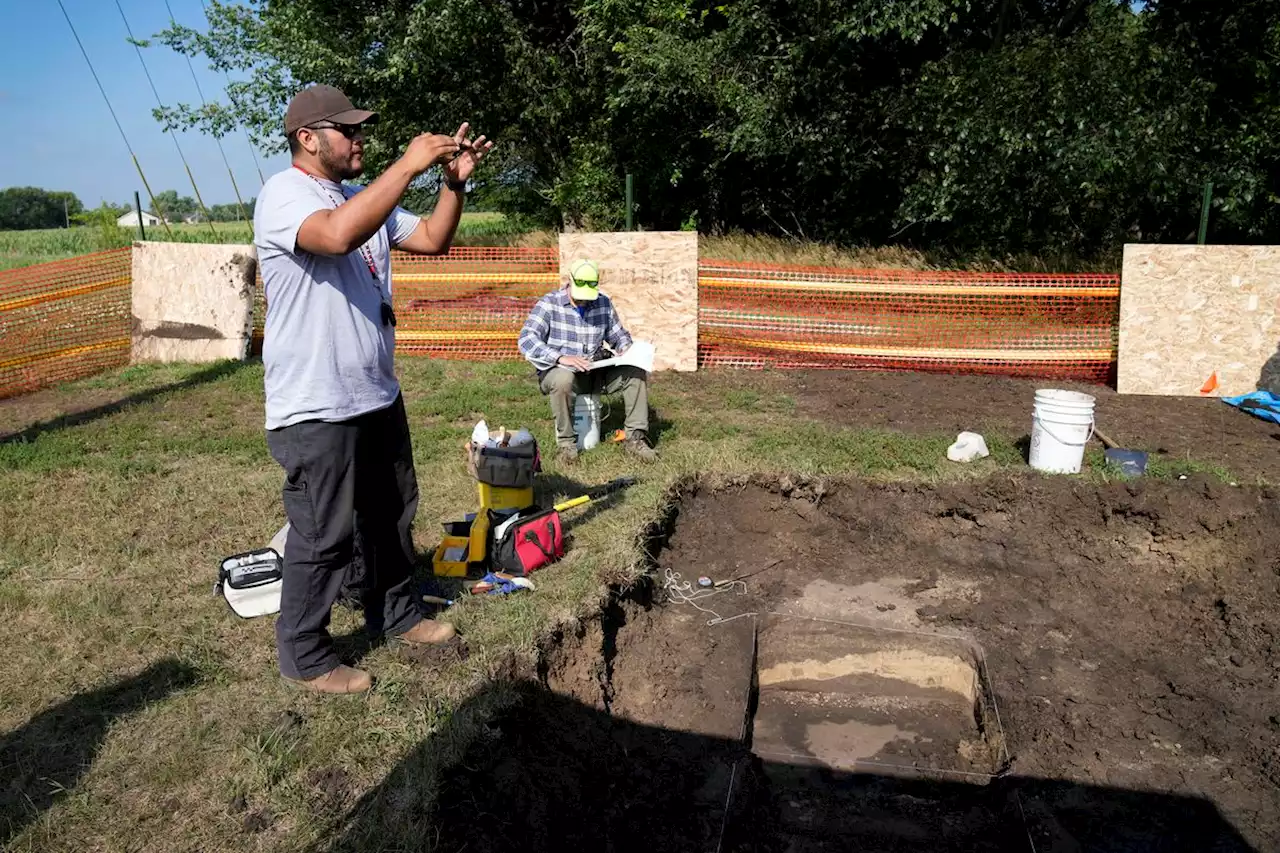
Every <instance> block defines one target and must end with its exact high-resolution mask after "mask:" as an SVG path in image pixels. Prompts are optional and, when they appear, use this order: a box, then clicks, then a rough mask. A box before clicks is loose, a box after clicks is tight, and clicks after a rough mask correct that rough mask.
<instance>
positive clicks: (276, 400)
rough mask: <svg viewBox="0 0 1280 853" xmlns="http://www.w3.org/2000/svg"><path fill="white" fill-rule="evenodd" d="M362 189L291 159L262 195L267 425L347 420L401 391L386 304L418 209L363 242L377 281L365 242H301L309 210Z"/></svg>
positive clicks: (259, 233)
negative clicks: (345, 246)
mask: <svg viewBox="0 0 1280 853" xmlns="http://www.w3.org/2000/svg"><path fill="white" fill-rule="evenodd" d="M361 189H363V188H362V187H349V186H346V185H344V184H336V183H334V182H332V181H326V180H323V179H318V178H312V177H311V176H309V175H307V174H306V173H305V172H302V171H300V170H298V169H296V168H293V167H290V168H288V169H286V170H284V171H283V172H278V173H277V174H275V175H272V176H271V178H270V179H269V180H268V181H267V182H266V184H264V185H263V187H262V192H261V193H260V194H259V196H258V201H257V204H256V206H255V208H254V211H253V231H254V238H253V240H254V245H255V246H256V247H257V250H258V266H259V269H261V271H262V283H263V287H264V289H265V291H266V298H267V319H266V328H265V330H264V338H263V344H262V361H263V364H264V365H265V367H266V383H265V384H266V392H267V429H278V428H279V427H283V426H288V425H289V424H294V423H297V422H299V421H313V420H320V421H341V420H347V419H348V418H353V417H356V416H357V415H362V414H365V413H367V412H372V411H377V410H378V409H383V408H386V407H387V406H389V405H391V404H392V403H394V402H395V399H396V397H397V396H398V395H399V393H400V383H399V382H398V381H397V380H396V376H395V368H394V363H393V355H394V353H395V330H394V329H393V328H392V327H391V326H390V325H389V324H384V323H383V322H382V303H383V301H384V300H385V301H386V302H390V301H391V275H390V273H391V246H392V245H396V244H398V243H400V242H402V241H404V240H405V239H407V238H408V237H409V235H411V234H412V233H413V231H414V229H415V228H417V227H418V223H419V222H420V221H421V220H420V219H419V217H417V216H415V215H413V214H412V213H410V212H409V211H407V210H404V209H403V208H400V207H397V208H395V210H393V211H392V213H391V216H390V217H388V219H387V222H386V225H385V226H383V227H382V228H380V229H378V231H377V233H375V234H374V235H373V237H372V238H371V239H370V240H369V242H368V243H366V244H365V245H364V249H365V250H366V251H367V252H368V253H369V258H370V259H371V260H372V261H373V264H374V267H375V268H376V269H377V272H378V278H377V280H375V279H374V277H373V275H372V273H371V272H370V271H369V265H368V263H367V262H366V260H365V256H364V254H363V253H362V251H361V250H360V249H356V250H355V251H353V252H351V253H349V254H347V255H341V256H336V257H335V256H328V255H314V254H311V253H310V252H306V251H303V250H302V249H299V248H298V246H297V239H298V229H299V228H301V227H302V223H303V221H304V220H305V219H306V218H307V217H308V216H310V215H311V214H313V213H315V212H316V211H318V210H333V209H334V207H335V204H336V202H338V201H339V200H342V201H345V200H346V199H348V198H351V197H352V196H353V195H355V194H356V193H357V192H359V191H360V190H361Z"/></svg>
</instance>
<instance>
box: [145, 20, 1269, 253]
mask: <svg viewBox="0 0 1280 853" xmlns="http://www.w3.org/2000/svg"><path fill="white" fill-rule="evenodd" d="M1278 7H1280V4H1276V3H1275V2H1274V0H1242V2H1239V3H1222V2H1220V0H1151V2H1149V3H1148V4H1147V8H1146V10H1145V11H1143V12H1141V13H1138V12H1134V11H1133V10H1132V9H1131V8H1130V6H1129V4H1128V3H1127V2H1119V0H787V1H786V2H784V0H574V2H571V3H557V2H550V0H449V2H445V0H377V2H374V0H251V2H250V5H248V6H245V5H240V4H228V3H223V2H216V0H215V2H211V3H210V5H209V12H208V15H209V21H210V25H209V27H208V28H207V30H205V31H203V32H197V31H196V30H193V29H189V28H184V27H178V26H175V27H173V28H172V29H170V30H167V31H165V32H163V33H161V34H159V35H158V36H157V38H158V39H159V41H160V42H162V43H164V44H167V45H169V46H170V47H172V48H174V49H177V50H179V51H182V52H184V53H188V54H191V55H202V56H204V57H206V58H207V59H208V60H209V61H210V62H211V64H212V65H213V66H214V67H215V68H219V69H223V70H228V71H238V72H249V73H248V74H242V76H244V78H245V81H244V82H240V83H235V84H232V85H231V86H230V88H229V89H228V92H227V99H226V101H225V103H221V104H213V105H210V106H209V107H191V106H186V105H179V106H178V107H176V108H173V109H170V110H161V111H158V117H159V118H160V119H161V120H162V121H164V122H166V123H167V124H170V125H173V126H180V127H199V128H202V129H204V130H205V131H207V132H210V133H214V134H219V135H220V134H223V133H226V132H228V131H229V130H231V129H232V128H233V127H235V126H236V125H237V124H243V125H245V126H247V127H248V128H249V129H250V132H251V133H252V135H253V136H254V137H255V140H256V141H257V142H258V143H259V144H262V145H265V146H267V147H270V148H273V149H280V148H282V147H283V144H284V140H283V137H282V133H281V130H280V127H281V116H282V113H283V110H284V107H285V105H286V103H287V101H288V98H289V97H290V95H291V94H292V92H293V91H296V89H297V88H299V87H300V86H301V85H303V84H306V83H314V82H321V83H330V84H333V85H337V86H339V87H341V88H342V89H343V90H344V91H346V92H347V94H349V95H350V96H351V97H352V99H353V100H354V101H356V102H357V103H364V104H369V105H370V108H371V109H376V110H377V111H378V112H379V114H380V117H381V120H380V124H379V126H378V127H377V128H376V129H375V131H374V133H373V135H372V138H371V140H370V142H369V146H368V153H367V155H366V159H367V161H368V165H369V168H370V171H371V172H372V173H377V172H378V171H379V170H380V169H381V168H382V167H384V166H385V165H386V164H387V163H388V162H390V161H391V160H392V159H393V158H394V157H395V156H397V154H398V153H399V151H401V150H402V149H403V147H404V145H405V144H406V143H407V142H408V141H409V139H411V138H412V136H413V135H414V134H416V133H419V132H422V131H426V130H430V131H436V132H452V130H453V129H454V128H456V126H457V125H458V123H460V122H461V121H463V120H468V121H470V122H471V123H472V125H473V127H474V128H475V129H476V131H477V132H481V133H485V134H488V135H489V136H490V137H492V138H495V139H497V140H498V142H499V145H500V147H499V148H498V149H495V154H494V157H493V161H492V165H491V167H490V168H489V169H487V170H485V175H486V178H485V181H484V182H483V183H482V185H481V186H480V188H479V191H480V192H481V193H483V194H484V197H485V200H486V202H488V203H490V204H493V205H497V206H500V207H501V208H502V209H504V210H506V211H508V212H512V213H517V214H523V215H526V216H529V217H532V218H535V219H540V220H542V221H545V222H550V223H555V224H560V225H565V226H571V227H576V226H583V227H593V228H616V227H619V226H620V225H621V224H622V221H623V218H624V216H625V211H624V209H623V205H624V195H623V192H624V191H623V187H624V176H625V175H626V174H628V173H630V174H632V175H634V177H635V184H636V197H637V210H636V211H635V213H636V218H637V221H638V222H640V223H641V224H642V225H643V226H644V227H648V228H679V227H693V226H696V227H698V228H700V229H702V230H712V231H713V230H721V229H745V230H751V231H766V232H775V233H787V234H795V235H802V236H805V237H810V238H821V239H828V240H835V241H842V242H857V241H866V242H883V241H887V240H899V241H911V242H916V243H921V244H928V245H931V246H945V247H948V248H953V249H961V248H978V249H986V250H997V251H1006V250H1032V251H1043V250H1070V251H1075V252H1079V253H1083V254H1093V253H1098V252H1101V251H1104V250H1107V249H1111V248H1114V247H1115V246H1116V245H1117V244H1118V243H1120V242H1122V241H1124V240H1129V239H1141V240H1157V239H1168V240H1179V241H1181V240H1186V239H1187V238H1188V237H1189V236H1191V235H1193V234H1194V231H1195V227H1196V224H1197V222H1198V217H1199V199H1200V196H1201V191H1202V186H1203V184H1204V182H1205V181H1206V180H1212V181H1213V182H1214V185H1215V188H1216V189H1215V196H1214V198H1215V211H1216V212H1215V217H1216V218H1215V230H1214V232H1213V234H1214V237H1215V238H1216V239H1220V240H1229V239H1239V240H1259V239H1275V238H1276V237H1277V236H1280V235H1277V231H1278V230H1280V216H1278V215H1277V210H1278V205H1280V199H1278V198H1277V190H1278V188H1277V185H1276V180H1277V178H1276V175H1277V170H1276V166H1277V163H1276V158H1277V156H1278V155H1277V151H1278V150H1280V148H1278V147H1277V143H1280V107H1278V106H1277V97H1278V96H1277V91H1278V90H1277V87H1276V85H1275V83H1276V82H1277V81H1276V79H1275V74H1276V72H1275V71H1274V67H1275V57H1276V56H1280V8H1278ZM433 180H435V179H434V178H432V177H431V176H427V177H426V179H425V180H424V182H423V187H422V188H420V191H423V192H428V193H429V192H430V191H431V190H432V189H433V188H434V184H433Z"/></svg>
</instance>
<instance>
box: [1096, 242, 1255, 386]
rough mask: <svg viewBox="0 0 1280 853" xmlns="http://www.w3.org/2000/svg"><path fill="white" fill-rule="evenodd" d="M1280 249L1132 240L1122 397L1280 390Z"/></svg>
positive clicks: (1127, 254) (1123, 295) (1119, 379)
mask: <svg viewBox="0 0 1280 853" xmlns="http://www.w3.org/2000/svg"><path fill="white" fill-rule="evenodd" d="M1278 315H1280V246H1178V245H1129V246H1125V249H1124V270H1123V273H1122V275H1121V286H1120V353H1119V358H1120V362H1119V365H1118V370H1117V376H1116V390H1117V391H1119V392H1120V393H1121V394H1165V395H1174V396H1202V395H1211V396H1219V397H1233V396H1236V395H1238V394H1247V393H1249V392H1251V391H1255V390H1257V389H1259V388H1264V389H1266V390H1270V391H1272V392H1274V393H1280V355H1278V353H1280V322H1278V320H1280V316H1278Z"/></svg>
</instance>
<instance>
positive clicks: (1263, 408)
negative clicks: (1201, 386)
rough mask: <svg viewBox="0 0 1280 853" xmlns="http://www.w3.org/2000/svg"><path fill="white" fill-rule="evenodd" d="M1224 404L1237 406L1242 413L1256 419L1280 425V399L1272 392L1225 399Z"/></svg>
mask: <svg viewBox="0 0 1280 853" xmlns="http://www.w3.org/2000/svg"><path fill="white" fill-rule="evenodd" d="M1222 402H1224V403H1226V404H1227V405H1228V406H1235V407H1236V408H1237V409H1239V410H1240V411H1242V412H1248V413H1249V414H1251V415H1253V416H1254V417H1258V418H1262V419H1263V420H1264V421H1271V422H1272V423H1274V424H1280V397H1277V396H1276V395H1275V394H1272V393H1271V392H1270V391H1253V392H1251V393H1249V394H1241V395H1240V396H1239V397H1223V398H1222Z"/></svg>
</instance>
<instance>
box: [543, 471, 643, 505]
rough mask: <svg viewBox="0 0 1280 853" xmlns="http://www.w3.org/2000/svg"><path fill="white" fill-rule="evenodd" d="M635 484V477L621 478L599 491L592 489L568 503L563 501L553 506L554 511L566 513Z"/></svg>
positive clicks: (600, 488)
mask: <svg viewBox="0 0 1280 853" xmlns="http://www.w3.org/2000/svg"><path fill="white" fill-rule="evenodd" d="M635 483H636V478H635V477H619V478H618V479H616V480H613V481H612V482H608V483H605V484H604V485H603V486H600V487H599V488H597V489H592V490H591V491H590V492H588V493H587V494H585V495H578V496H577V497H576V498H569V500H567V501H562V502H561V503H558V504H556V505H555V506H553V507H552V509H554V510H555V511H556V512H564V511H565V510H567V509H573V508H574V507H579V506H582V505H583V504H585V503H590V502H591V501H592V500H594V499H595V498H599V497H603V496H604V495H607V494H608V493H609V492H612V491H616V490H617V489H625V488H626V487H627V486H634V485H635Z"/></svg>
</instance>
